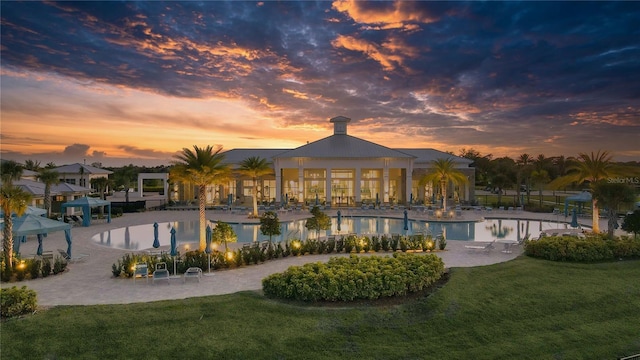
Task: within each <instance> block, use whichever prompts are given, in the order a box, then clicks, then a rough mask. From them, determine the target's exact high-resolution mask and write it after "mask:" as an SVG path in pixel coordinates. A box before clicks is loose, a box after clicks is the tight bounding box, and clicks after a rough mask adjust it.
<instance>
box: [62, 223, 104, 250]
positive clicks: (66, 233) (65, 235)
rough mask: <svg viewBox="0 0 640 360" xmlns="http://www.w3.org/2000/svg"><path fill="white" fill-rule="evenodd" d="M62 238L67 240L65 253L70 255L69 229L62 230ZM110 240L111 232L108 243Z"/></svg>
mask: <svg viewBox="0 0 640 360" xmlns="http://www.w3.org/2000/svg"><path fill="white" fill-rule="evenodd" d="M64 239H65V240H67V255H69V256H71V229H67V230H65V231H64ZM110 242H111V232H109V243H110Z"/></svg>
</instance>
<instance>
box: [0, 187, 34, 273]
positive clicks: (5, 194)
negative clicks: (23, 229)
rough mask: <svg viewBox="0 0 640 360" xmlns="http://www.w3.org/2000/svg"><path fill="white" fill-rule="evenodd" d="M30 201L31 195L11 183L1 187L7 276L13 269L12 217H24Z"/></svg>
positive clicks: (0, 197) (3, 246)
mask: <svg viewBox="0 0 640 360" xmlns="http://www.w3.org/2000/svg"><path fill="white" fill-rule="evenodd" d="M29 201H31V195H30V194H29V193H27V192H25V191H24V190H22V189H20V188H19V187H17V186H13V185H12V184H11V183H4V184H2V187H0V206H2V211H4V229H3V232H2V235H3V237H4V239H3V241H2V251H3V252H4V263H5V273H6V274H10V273H11V269H12V268H13V266H12V265H13V264H12V262H13V217H12V216H11V215H12V214H16V215H17V216H22V214H24V212H25V211H26V210H27V204H28V203H29Z"/></svg>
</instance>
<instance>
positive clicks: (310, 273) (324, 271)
mask: <svg viewBox="0 0 640 360" xmlns="http://www.w3.org/2000/svg"><path fill="white" fill-rule="evenodd" d="M443 273H444V263H443V262H442V259H440V258H439V257H437V256H435V255H415V254H400V253H396V254H393V257H388V256H386V257H379V256H369V257H359V256H357V255H351V256H350V257H348V258H345V257H333V258H331V259H329V261H328V262H327V263H320V262H318V263H310V264H305V265H302V266H292V267H290V268H289V269H287V270H286V271H285V272H283V273H278V274H272V275H270V276H268V277H266V278H264V279H263V280H262V290H263V291H264V293H265V295H267V296H270V297H277V298H284V299H292V300H301V301H352V300H357V299H378V298H381V297H390V296H399V295H406V294H407V293H409V292H416V291H420V290H423V289H425V288H427V287H428V286H430V285H432V284H433V283H435V282H436V281H438V280H439V279H440V278H441V277H442V275H443Z"/></svg>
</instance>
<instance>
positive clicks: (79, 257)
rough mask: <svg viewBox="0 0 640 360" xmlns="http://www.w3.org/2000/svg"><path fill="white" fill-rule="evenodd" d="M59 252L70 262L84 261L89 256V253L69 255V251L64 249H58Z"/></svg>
mask: <svg viewBox="0 0 640 360" xmlns="http://www.w3.org/2000/svg"><path fill="white" fill-rule="evenodd" d="M58 253H60V256H62V258H63V259H65V260H66V261H67V262H70V263H74V262H78V261H82V260H84V259H85V258H86V257H88V256H89V254H78V255H75V256H69V254H67V252H66V251H64V250H62V249H58Z"/></svg>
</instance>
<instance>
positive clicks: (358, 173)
mask: <svg viewBox="0 0 640 360" xmlns="http://www.w3.org/2000/svg"><path fill="white" fill-rule="evenodd" d="M361 177H362V169H360V167H356V183H355V185H356V186H355V187H354V191H355V193H356V194H355V195H356V204H357V203H359V202H362V193H361V189H360V178H361Z"/></svg>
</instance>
